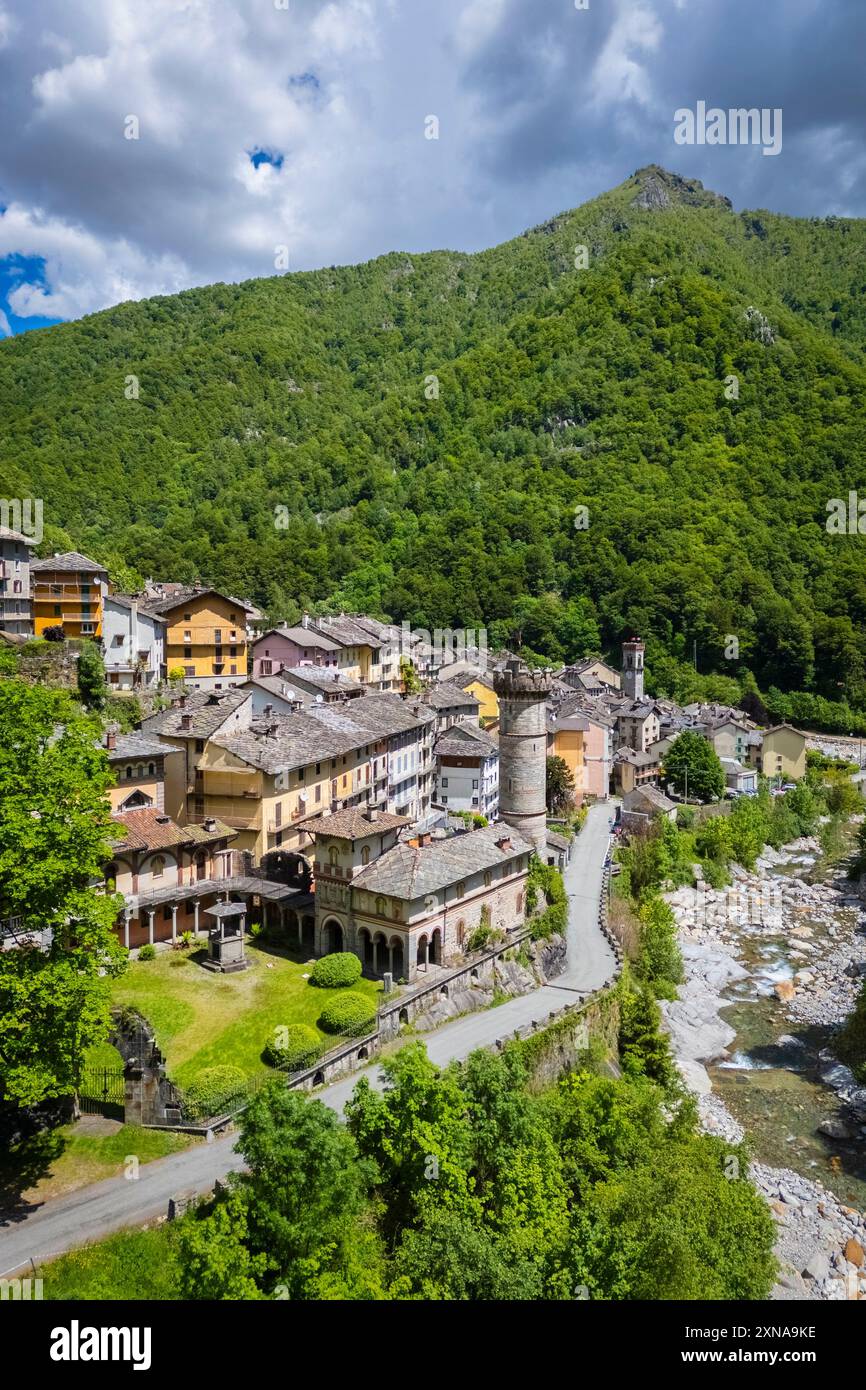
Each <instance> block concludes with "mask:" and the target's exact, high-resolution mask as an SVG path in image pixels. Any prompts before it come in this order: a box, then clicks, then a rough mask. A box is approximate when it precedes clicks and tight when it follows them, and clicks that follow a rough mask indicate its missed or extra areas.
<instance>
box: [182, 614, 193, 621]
mask: <svg viewBox="0 0 866 1390" xmlns="http://www.w3.org/2000/svg"><path fill="white" fill-rule="evenodd" d="M183 620H184V622H185V623H191V622H192V614H191V613H184V615H183Z"/></svg>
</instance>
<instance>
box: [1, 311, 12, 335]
mask: <svg viewBox="0 0 866 1390" xmlns="http://www.w3.org/2000/svg"><path fill="white" fill-rule="evenodd" d="M0 335H2V336H3V337H4V338H11V337H12V325H11V323H10V322H9V320H8V318H7V317H6V315H5V314H4V312H3V310H2V309H0Z"/></svg>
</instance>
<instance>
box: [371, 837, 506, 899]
mask: <svg viewBox="0 0 866 1390" xmlns="http://www.w3.org/2000/svg"><path fill="white" fill-rule="evenodd" d="M497 840H501V841H502V842H503V846H504V847H503V848H500V847H499V845H497V843H496V842H497ZM506 846H507V847H506ZM531 853H532V845H530V844H528V843H527V842H526V840H524V839H522V838H521V837H520V835H518V833H517V831H516V830H512V828H511V826H510V825H506V824H505V822H504V821H497V822H496V823H495V824H494V825H488V826H485V828H484V829H483V830H470V831H467V833H466V834H465V835H453V836H451V838H450V839H447V840H434V841H431V843H430V844H429V845H418V846H415V845H408V844H399V845H395V846H394V848H393V849H389V850H387V851H386V852H385V854H383V855H381V856H380V858H379V859H377V860H376V861H375V863H373V864H369V865H368V866H367V868H366V869H362V870H361V872H360V873H359V874H358V875H357V876H356V877H355V880H354V885H353V886H354V887H356V888H364V889H366V890H367V892H369V893H382V894H386V895H388V896H389V897H394V898H402V899H403V900H404V901H408V902H412V901H414V900H415V899H417V898H423V897H424V896H425V895H426V894H428V893H435V892H436V891H437V890H438V889H441V888H447V887H449V886H450V885H451V884H455V883H460V882H462V881H463V880H465V879H467V878H471V876H472V875H473V874H477V873H481V872H482V871H483V870H484V869H493V868H495V867H496V866H497V865H499V864H509V863H511V862H512V861H513V860H514V859H516V858H518V857H519V856H520V855H522V854H526V855H528V854H531Z"/></svg>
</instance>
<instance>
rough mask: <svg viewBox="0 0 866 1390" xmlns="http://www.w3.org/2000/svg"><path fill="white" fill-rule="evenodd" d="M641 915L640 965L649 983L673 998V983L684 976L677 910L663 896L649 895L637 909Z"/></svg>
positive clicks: (666, 996) (664, 995) (642, 973)
mask: <svg viewBox="0 0 866 1390" xmlns="http://www.w3.org/2000/svg"><path fill="white" fill-rule="evenodd" d="M638 917H639V918H640V923H641V927H640V957H639V969H640V973H641V975H642V976H643V977H644V979H646V980H648V981H649V982H650V984H652V985H655V986H661V989H660V990H659V992H660V993H661V994H662V995H663V997H665V998H670V997H671V994H670V986H671V985H676V984H678V983H679V982H680V980H681V979H682V978H683V961H682V956H681V955H680V949H679V946H678V945H677V928H676V920H675V918H674V914H673V912H672V911H671V909H670V907H668V904H667V903H666V902H665V901H664V899H663V898H647V899H646V900H645V901H644V902H643V903H642V904H641V906H640V909H639V910H638Z"/></svg>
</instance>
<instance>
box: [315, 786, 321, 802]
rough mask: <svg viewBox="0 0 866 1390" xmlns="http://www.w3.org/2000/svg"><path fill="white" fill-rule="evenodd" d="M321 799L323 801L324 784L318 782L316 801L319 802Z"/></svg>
mask: <svg viewBox="0 0 866 1390" xmlns="http://www.w3.org/2000/svg"><path fill="white" fill-rule="evenodd" d="M321 799H322V784H321V782H317V783H316V800H317V801H321Z"/></svg>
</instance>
